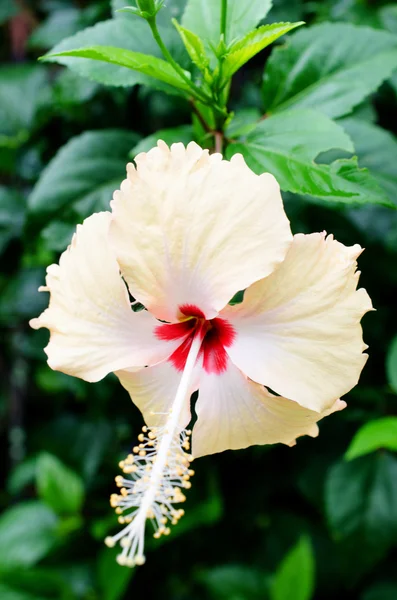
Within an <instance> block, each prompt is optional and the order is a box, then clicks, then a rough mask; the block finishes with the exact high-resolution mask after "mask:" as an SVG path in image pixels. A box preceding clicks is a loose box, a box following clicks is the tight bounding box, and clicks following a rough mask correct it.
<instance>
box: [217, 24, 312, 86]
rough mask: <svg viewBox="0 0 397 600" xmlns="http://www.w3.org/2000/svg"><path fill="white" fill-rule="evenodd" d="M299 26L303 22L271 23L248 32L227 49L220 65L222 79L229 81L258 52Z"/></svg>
mask: <svg viewBox="0 0 397 600" xmlns="http://www.w3.org/2000/svg"><path fill="white" fill-rule="evenodd" d="M300 25H303V21H300V22H299V23H272V24H271V25H262V27H259V28H258V29H255V30H254V31H250V33H247V35H246V36H244V37H243V38H242V39H241V40H239V41H237V42H235V43H234V44H233V45H232V46H231V47H230V48H229V51H228V53H227V55H226V58H225V60H224V62H223V64H222V77H223V78H224V79H225V80H227V79H229V78H230V77H231V76H232V75H233V74H234V73H235V72H236V71H238V70H239V69H240V68H241V67H242V66H243V65H244V64H245V63H246V62H248V61H249V60H250V59H251V58H252V57H253V56H255V55H256V54H258V52H260V51H261V50H263V49H264V48H266V47H267V46H270V44H272V43H273V42H274V41H275V40H277V39H278V38H279V37H281V36H282V35H285V34H286V33H288V32H289V31H291V30H292V29H295V28H296V27H299V26H300Z"/></svg>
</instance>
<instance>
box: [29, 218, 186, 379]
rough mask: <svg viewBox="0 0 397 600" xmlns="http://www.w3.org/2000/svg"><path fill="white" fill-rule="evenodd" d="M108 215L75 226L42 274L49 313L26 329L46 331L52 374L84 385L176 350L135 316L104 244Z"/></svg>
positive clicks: (142, 316)
mask: <svg viewBox="0 0 397 600" xmlns="http://www.w3.org/2000/svg"><path fill="white" fill-rule="evenodd" d="M110 219H111V215H110V213H106V212H103V213H98V214H95V215H92V216H91V217H90V218H88V219H86V220H85V221H84V224H83V225H78V226H77V232H76V234H75V235H74V237H73V240H72V243H71V245H70V246H69V248H68V249H67V250H66V251H65V252H64V253H63V254H62V256H61V258H60V261H59V265H55V264H54V265H50V266H49V267H48V269H47V278H46V286H45V287H42V288H40V289H41V290H42V291H48V292H50V294H51V295H50V303H49V307H48V308H47V309H46V310H45V311H44V312H43V313H42V314H41V315H40V316H39V317H38V318H37V319H32V320H31V322H30V325H31V326H32V327H33V328H34V329H39V328H40V327H48V329H49V330H50V332H51V336H50V342H49V344H48V346H47V348H46V349H45V351H46V353H47V356H48V364H49V366H50V367H51V368H52V369H55V370H57V371H62V372H63V373H67V374H68V375H74V376H75V377H81V378H82V379H85V380H87V381H98V380H99V379H102V378H103V377H105V375H107V373H109V372H110V371H114V370H116V369H121V368H124V367H130V366H131V365H136V366H144V365H148V364H154V363H156V362H159V361H160V360H162V359H164V358H166V357H168V356H169V355H170V354H171V353H172V352H173V350H174V349H175V348H176V347H177V346H178V344H180V341H179V340H176V341H168V342H167V341H163V340H159V339H157V337H156V336H155V335H154V333H153V331H154V329H155V328H156V327H157V326H158V321H156V319H154V318H153V317H152V316H151V315H150V314H148V313H147V312H146V311H145V312H143V311H142V312H139V313H134V312H133V311H132V309H131V304H130V301H129V298H128V292H127V288H126V286H125V284H124V282H123V280H122V278H121V276H120V272H119V268H118V265H117V262H116V259H115V257H114V254H113V251H112V249H111V248H110V246H109V244H108V237H107V236H108V230H109V223H110Z"/></svg>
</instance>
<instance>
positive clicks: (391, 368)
mask: <svg viewBox="0 0 397 600" xmlns="http://www.w3.org/2000/svg"><path fill="white" fill-rule="evenodd" d="M386 374H387V380H388V382H389V385H390V387H391V388H392V390H393V391H394V392H396V394H397V336H396V337H395V338H394V339H393V341H392V343H391V344H390V347H389V349H388V351H387V357H386Z"/></svg>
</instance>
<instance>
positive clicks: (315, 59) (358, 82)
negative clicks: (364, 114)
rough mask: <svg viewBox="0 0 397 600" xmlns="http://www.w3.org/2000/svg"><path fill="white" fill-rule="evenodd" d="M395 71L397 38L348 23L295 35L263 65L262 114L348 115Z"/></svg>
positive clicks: (311, 29)
mask: <svg viewBox="0 0 397 600" xmlns="http://www.w3.org/2000/svg"><path fill="white" fill-rule="evenodd" d="M396 68H397V42H396V38H395V36H393V35H391V34H389V33H386V32H384V31H376V30H374V29H370V28H368V27H356V26H354V25H351V24H347V23H324V24H320V25H315V26H313V27H310V28H308V29H303V30H301V31H298V32H297V33H295V34H294V35H292V36H290V37H289V38H288V42H287V43H286V44H285V45H284V46H283V47H280V48H277V49H276V50H275V51H274V52H273V53H272V56H271V57H270V59H269V61H268V62H267V65H266V70H265V77H264V85H263V93H264V102H265V107H266V111H267V112H268V113H275V112H281V111H285V110H287V109H291V108H309V107H310V108H315V109H316V110H319V111H322V112H324V113H325V114H327V115H328V116H330V117H338V116H342V115H345V114H347V113H349V112H350V111H351V110H352V109H353V108H354V107H355V106H357V105H358V104H359V103H360V102H362V100H363V99H364V98H365V97H366V96H368V95H369V94H370V93H372V92H374V91H375V90H376V89H377V88H378V87H379V85H380V84H381V83H382V81H384V80H385V79H387V78H388V77H389V76H390V75H391V74H392V72H393V71H394V70H395V69H396Z"/></svg>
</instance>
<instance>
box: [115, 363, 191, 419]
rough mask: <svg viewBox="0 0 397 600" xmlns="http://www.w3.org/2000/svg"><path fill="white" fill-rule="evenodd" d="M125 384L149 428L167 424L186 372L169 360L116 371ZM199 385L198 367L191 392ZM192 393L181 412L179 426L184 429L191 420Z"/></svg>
mask: <svg viewBox="0 0 397 600" xmlns="http://www.w3.org/2000/svg"><path fill="white" fill-rule="evenodd" d="M116 375H117V377H118V378H119V379H120V383H121V385H122V386H123V387H124V388H125V389H126V390H127V392H128V393H129V395H130V396H131V400H132V401H133V403H134V404H135V405H136V406H137V407H138V408H139V410H140V411H141V413H142V414H143V418H144V420H145V423H146V424H147V425H149V427H159V426H162V425H164V423H165V421H166V419H167V417H168V416H169V413H170V410H171V408H172V404H173V402H174V399H175V395H176V392H177V389H178V386H179V383H180V381H181V377H182V374H181V372H180V371H178V370H177V369H175V367H174V366H173V364H172V363H171V362H169V361H167V362H163V363H161V364H159V365H156V366H154V367H148V368H146V369H140V370H138V369H123V370H121V371H116ZM197 388H198V370H197V372H196V373H195V374H194V377H193V379H192V384H191V391H190V395H191V394H193V392H195V391H196V390H197ZM190 395H189V397H188V398H187V400H186V404H185V407H184V409H183V411H182V413H181V417H180V420H179V426H180V428H181V429H184V428H185V427H186V425H187V424H188V423H189V421H190Z"/></svg>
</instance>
